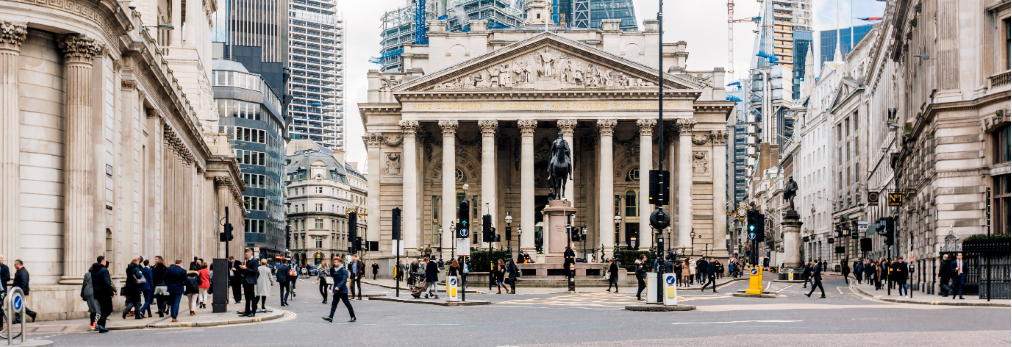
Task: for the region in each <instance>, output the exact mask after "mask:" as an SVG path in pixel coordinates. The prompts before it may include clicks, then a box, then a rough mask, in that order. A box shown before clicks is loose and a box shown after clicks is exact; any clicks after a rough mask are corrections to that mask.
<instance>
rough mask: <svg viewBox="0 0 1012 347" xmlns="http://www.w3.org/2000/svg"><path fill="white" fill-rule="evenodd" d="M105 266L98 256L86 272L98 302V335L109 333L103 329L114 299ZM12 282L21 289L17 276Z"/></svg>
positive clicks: (103, 257) (103, 259) (113, 292)
mask: <svg viewBox="0 0 1012 347" xmlns="http://www.w3.org/2000/svg"><path fill="white" fill-rule="evenodd" d="M19 262H20V260H15V261H14V267H18V263H19ZM106 266H107V263H106V261H105V256H101V255H100V256H98V258H97V259H96V260H95V263H94V264H91V269H89V270H88V273H90V274H91V285H92V291H93V293H94V295H95V300H96V301H98V312H99V316H98V320H97V321H96V322H95V329H97V330H98V332H99V333H107V332H109V329H106V328H105V323H106V321H107V320H108V319H109V314H110V313H112V298H114V297H116V288H114V287H113V286H112V278H110V277H109V269H108V268H107V267H106ZM20 271H21V269H20V268H19V269H18V272H20ZM14 281H15V283H14V286H15V287H21V286H19V285H18V283H17V281H18V279H17V275H14ZM26 281H27V280H26ZM21 289H22V290H24V291H25V292H26V293H27V292H28V289H27V287H21ZM26 302H27V301H26ZM29 315H31V316H32V321H35V317H34V315H33V314H31V313H29ZM19 320H20V319H15V320H14V323H15V324H17V322H18V321H19Z"/></svg>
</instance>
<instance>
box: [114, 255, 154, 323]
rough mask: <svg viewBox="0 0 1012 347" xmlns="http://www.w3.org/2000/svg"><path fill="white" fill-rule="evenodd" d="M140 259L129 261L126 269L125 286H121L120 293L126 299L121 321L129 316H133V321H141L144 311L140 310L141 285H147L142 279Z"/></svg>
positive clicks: (145, 280)
mask: <svg viewBox="0 0 1012 347" xmlns="http://www.w3.org/2000/svg"><path fill="white" fill-rule="evenodd" d="M140 262H141V257H135V258H134V259H133V260H131V261H130V265H127V268H126V280H125V281H126V285H125V286H123V292H122V293H120V294H122V295H123V296H124V297H126V303H125V305H124V306H123V319H126V318H127V316H128V315H129V314H133V316H134V318H135V319H143V318H144V311H142V310H141V308H143V306H141V283H147V279H145V278H144V273H142V272H141V265H140ZM131 310H133V311H134V312H132V313H131V312H130V311H131Z"/></svg>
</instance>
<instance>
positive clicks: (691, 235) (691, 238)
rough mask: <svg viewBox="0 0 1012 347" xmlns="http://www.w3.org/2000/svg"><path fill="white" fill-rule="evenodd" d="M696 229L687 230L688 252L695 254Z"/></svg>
mask: <svg viewBox="0 0 1012 347" xmlns="http://www.w3.org/2000/svg"><path fill="white" fill-rule="evenodd" d="M695 249H696V229H692V231H689V254H692V255H696V253H695Z"/></svg>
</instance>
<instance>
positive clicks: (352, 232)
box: [348, 211, 362, 253]
mask: <svg viewBox="0 0 1012 347" xmlns="http://www.w3.org/2000/svg"><path fill="white" fill-rule="evenodd" d="M348 239H349V240H351V247H349V248H350V249H349V250H348V253H358V250H359V249H362V241H361V240H362V239H361V238H359V237H358V213H356V212H355V211H348Z"/></svg>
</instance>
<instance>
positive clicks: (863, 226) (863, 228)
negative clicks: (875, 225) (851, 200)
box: [857, 222, 868, 232]
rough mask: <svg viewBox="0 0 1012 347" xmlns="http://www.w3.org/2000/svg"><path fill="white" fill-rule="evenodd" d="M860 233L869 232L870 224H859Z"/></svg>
mask: <svg viewBox="0 0 1012 347" xmlns="http://www.w3.org/2000/svg"><path fill="white" fill-rule="evenodd" d="M857 231H858V232H868V222H857Z"/></svg>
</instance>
